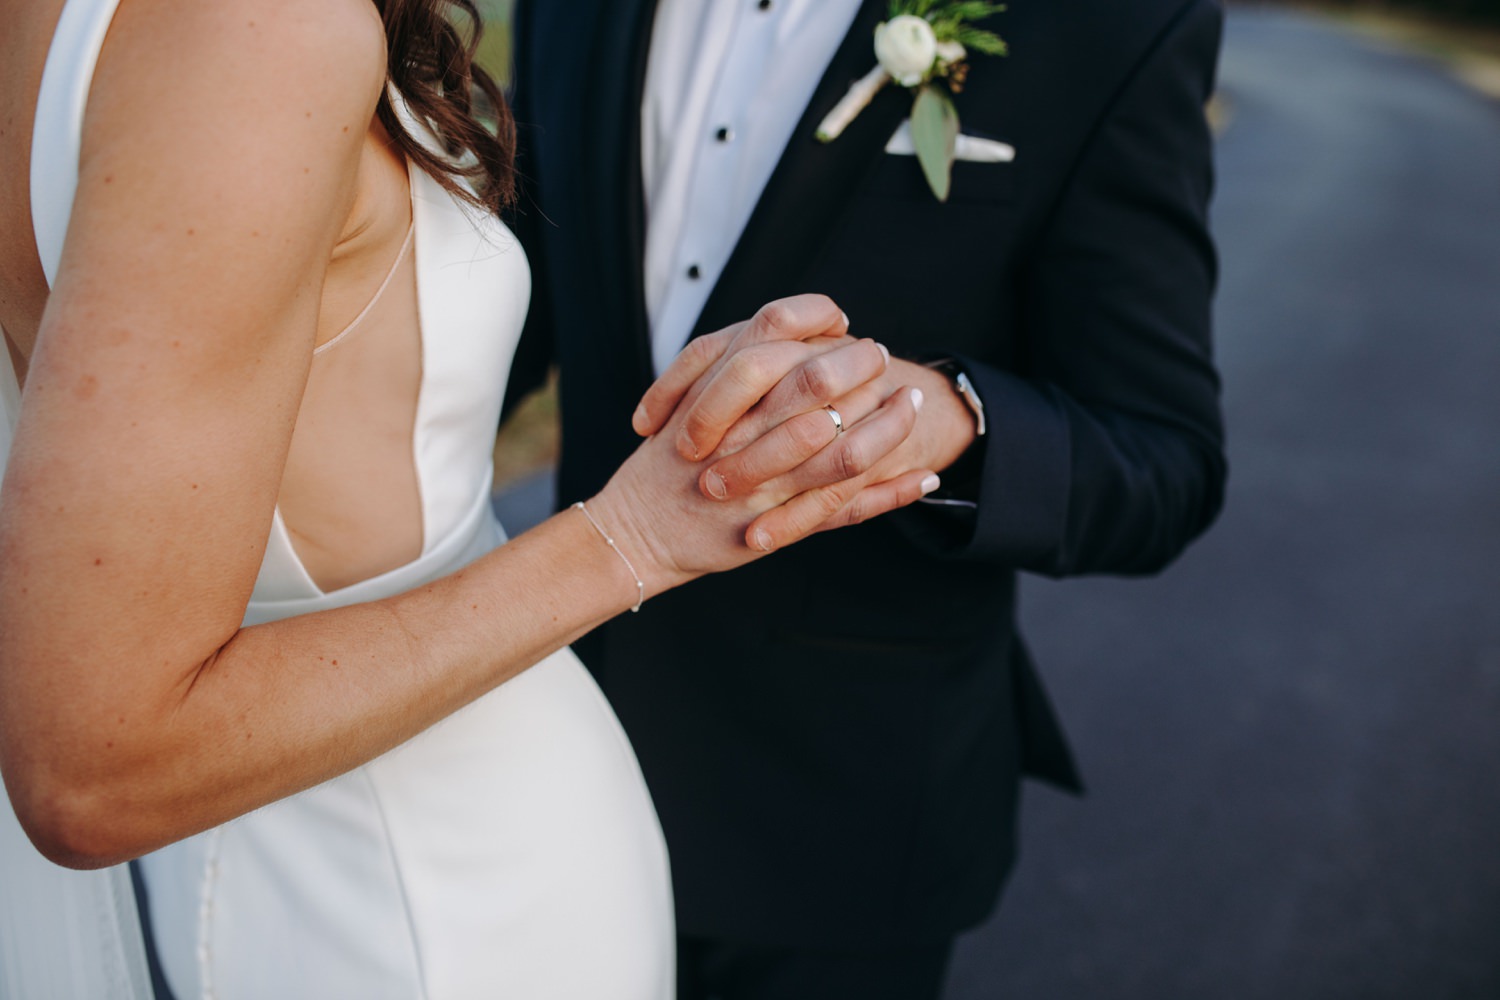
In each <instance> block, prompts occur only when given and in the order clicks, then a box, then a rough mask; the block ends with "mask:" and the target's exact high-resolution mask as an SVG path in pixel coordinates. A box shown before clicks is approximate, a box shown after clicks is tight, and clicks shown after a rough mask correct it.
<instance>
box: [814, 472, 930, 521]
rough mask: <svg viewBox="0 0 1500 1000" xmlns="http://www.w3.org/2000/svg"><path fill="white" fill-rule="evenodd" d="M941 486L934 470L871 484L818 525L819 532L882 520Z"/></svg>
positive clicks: (912, 473) (904, 474)
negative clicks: (875, 519)
mask: <svg viewBox="0 0 1500 1000" xmlns="http://www.w3.org/2000/svg"><path fill="white" fill-rule="evenodd" d="M941 485H942V480H940V479H939V478H938V475H937V473H935V472H933V471H932V470H931V469H918V470H915V471H913V472H907V473H903V474H902V475H899V476H897V477H896V478H895V479H887V480H886V481H884V482H881V483H872V484H871V485H869V486H866V487H865V488H864V489H862V490H860V491H859V492H858V493H856V494H855V495H854V499H853V500H850V501H849V502H848V503H847V504H845V505H844V509H843V510H841V511H839V512H838V513H837V514H835V515H834V516H833V517H831V518H829V519H828V520H827V521H824V522H823V523H822V524H821V525H819V526H818V529H817V530H818V531H832V530H833V529H834V528H844V527H847V526H849V525H851V524H860V523H862V522H864V521H868V520H869V519H870V518H872V517H879V516H880V515H881V514H887V513H889V512H891V511H893V510H897V509H899V508H901V507H905V506H906V505H907V504H912V503H916V502H917V501H918V500H920V499H922V498H923V497H925V496H926V495H927V494H929V493H931V492H933V491H934V490H936V489H937V488H938V487H939V486H941Z"/></svg>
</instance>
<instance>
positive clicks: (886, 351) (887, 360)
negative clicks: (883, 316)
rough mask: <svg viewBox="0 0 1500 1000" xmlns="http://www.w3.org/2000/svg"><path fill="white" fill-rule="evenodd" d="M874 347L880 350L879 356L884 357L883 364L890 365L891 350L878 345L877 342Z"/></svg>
mask: <svg viewBox="0 0 1500 1000" xmlns="http://www.w3.org/2000/svg"><path fill="white" fill-rule="evenodd" d="M875 346H876V347H878V348H880V353H881V354H884V355H885V363H886V364H890V363H891V349H890V348H889V347H886V346H885V345H884V344H882V343H879V342H877V343H876V344H875Z"/></svg>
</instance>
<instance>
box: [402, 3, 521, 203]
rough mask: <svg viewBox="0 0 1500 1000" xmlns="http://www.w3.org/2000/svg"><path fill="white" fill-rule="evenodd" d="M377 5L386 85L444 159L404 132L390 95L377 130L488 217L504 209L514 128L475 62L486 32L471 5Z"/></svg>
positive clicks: (510, 195)
mask: <svg viewBox="0 0 1500 1000" xmlns="http://www.w3.org/2000/svg"><path fill="white" fill-rule="evenodd" d="M375 6H376V8H377V9H378V10H379V11H380V16H381V19H382V20H383V21H384V22H385V37H386V51H387V56H386V59H387V68H386V73H387V75H388V77H389V79H390V82H391V83H392V84H394V85H395V87H396V89H397V90H399V91H400V92H401V94H402V96H403V97H405V98H406V103H407V105H408V106H409V107H410V108H411V110H412V112H413V113H414V114H415V115H416V117H417V118H418V119H420V120H422V121H425V122H427V123H428V124H429V125H430V126H431V128H432V130H433V132H434V133H435V134H436V135H437V137H438V139H439V140H440V141H441V142H442V144H443V147H444V151H445V153H446V155H438V154H435V153H434V152H433V151H432V150H430V149H429V148H427V147H426V146H424V145H423V144H422V142H421V141H420V140H419V139H418V138H417V137H416V136H414V135H412V134H411V133H410V132H409V131H407V129H406V127H405V126H404V125H402V124H401V120H400V118H399V117H397V115H396V111H395V108H393V107H392V106H391V100H390V96H389V94H386V95H384V96H382V97H381V99H380V107H379V111H378V114H379V116H380V122H381V124H383V125H384V126H385V128H386V131H387V132H389V133H390V134H391V138H392V139H393V140H394V141H395V142H396V145H397V146H399V147H400V148H401V151H402V152H404V153H405V154H406V155H407V156H408V157H410V158H411V159H412V161H413V162H415V163H416V164H417V166H419V167H421V168H422V169H423V170H425V171H427V173H428V174H430V175H432V177H434V178H435V179H436V180H437V181H438V183H440V184H442V185H443V187H445V188H447V189H448V190H449V191H450V192H452V193H453V194H455V195H457V196H458V197H460V198H462V199H464V200H465V201H468V202H470V203H471V204H474V205H476V206H479V207H482V208H487V209H489V210H491V211H494V212H499V211H500V210H501V209H503V208H505V207H507V206H509V205H510V204H511V202H512V201H513V200H514V199H515V193H516V177H515V154H516V124H515V120H514V119H513V118H512V117H511V114H510V108H509V106H508V105H507V104H506V102H505V97H504V96H503V95H502V94H501V93H500V88H499V87H498V86H497V85H496V84H495V81H494V80H493V79H492V78H491V77H490V75H489V74H488V73H486V72H485V71H484V69H483V68H481V67H480V66H479V65H478V64H477V63H475V61H474V53H475V52H476V51H477V50H478V48H479V36H480V34H481V32H482V31H483V29H484V24H483V19H482V18H481V17H480V15H479V11H478V9H476V8H475V6H474V0H375ZM465 182H467V183H465Z"/></svg>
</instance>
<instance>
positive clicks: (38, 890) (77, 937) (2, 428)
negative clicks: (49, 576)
mask: <svg viewBox="0 0 1500 1000" xmlns="http://www.w3.org/2000/svg"><path fill="white" fill-rule="evenodd" d="M117 6H119V0H67V2H66V3H65V4H64V5H63V10H62V16H61V18H60V20H59V21H58V26H57V32H56V34H55V35H54V36H53V39H52V47H51V49H50V50H49V52H48V54H47V65H46V69H45V70H44V71H43V75H42V87H41V91H40V94H39V96H38V98H37V111H36V128H35V130H34V132H33V135H32V149H31V216H32V228H33V230H34V231H35V233H36V242H37V250H38V252H39V253H40V255H41V259H42V268H43V270H44V271H45V273H46V275H47V282H48V284H49V285H50V284H51V283H52V282H53V281H54V280H55V279H56V277H57V269H58V264H59V263H60V261H61V259H62V244H63V237H64V235H65V234H66V233H67V229H68V220H69V217H70V216H71V215H72V211H73V195H74V192H75V191H76V190H77V187H78V155H79V150H80V147H81V143H82V132H83V113H84V107H85V105H86V104H87V102H88V95H89V86H90V84H91V83H92V82H93V78H94V66H95V64H96V63H97V62H98V59H99V51H100V49H101V48H103V46H104V36H105V35H106V34H107V33H108V32H109V25H110V22H111V20H112V19H113V18H114V13H115V8H116V7H117ZM0 401H3V404H4V410H5V413H4V417H5V420H4V423H3V424H0V468H3V463H4V461H5V459H6V457H8V455H9V451H10V443H11V435H12V431H13V429H14V427H15V421H16V418H17V415H18V411H19V409H20V391H19V386H18V383H17V381H16V375H15V372H14V371H13V366H12V365H11V361H10V356H9V353H8V352H7V351H6V350H5V349H4V345H0ZM0 886H4V890H3V891H0V1000H11V998H14V1000H24V998H31V997H112V998H113V997H120V998H123V1000H150V998H151V997H152V996H153V992H152V989H151V977H150V973H149V971H148V969H147V964H146V951H145V945H144V943H143V939H142V935H141V926H140V918H139V916H138V915H137V912H136V903H135V892H134V890H133V888H132V886H131V882H130V872H129V869H128V868H127V867H126V866H124V865H119V866H116V867H114V868H106V869H103V870H100V871H87V872H78V871H70V870H68V869H66V868H60V867H58V866H57V865H54V864H52V863H51V862H49V861H47V860H46V859H45V858H43V857H42V856H41V855H40V854H38V853H37V851H36V849H35V848H34V847H32V845H31V841H30V840H28V839H27V837H26V834H25V832H24V831H23V830H22V829H21V825H20V823H19V822H18V821H17V819H16V816H15V813H14V811H13V810H12V809H11V806H10V799H9V798H8V797H6V796H3V795H0Z"/></svg>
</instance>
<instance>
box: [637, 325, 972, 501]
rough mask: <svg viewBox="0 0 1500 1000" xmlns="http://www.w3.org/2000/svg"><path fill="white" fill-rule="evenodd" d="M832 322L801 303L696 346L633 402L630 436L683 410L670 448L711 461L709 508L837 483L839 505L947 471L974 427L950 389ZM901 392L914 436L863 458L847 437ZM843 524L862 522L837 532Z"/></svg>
mask: <svg viewBox="0 0 1500 1000" xmlns="http://www.w3.org/2000/svg"><path fill="white" fill-rule="evenodd" d="M836 310H837V307H836V306H834V305H833V303H832V302H831V301H830V300H828V299H826V298H824V297H822V296H800V297H798V298H795V299H786V300H782V301H781V302H778V303H773V304H772V305H770V306H767V307H766V308H765V309H762V310H761V312H760V313H758V314H757V316H756V318H755V319H754V320H751V321H750V322H749V323H743V324H739V325H737V326H735V327H731V328H729V329H727V330H724V331H721V332H719V333H716V334H711V335H709V336H707V337H700V338H698V339H697V340H694V341H693V342H691V343H690V344H689V345H688V347H687V348H686V349H685V350H684V351H683V353H682V354H681V355H679V357H678V358H677V360H676V361H674V362H673V364H672V366H671V367H670V368H669V369H668V370H667V371H666V372H665V373H664V374H663V375H662V378H661V379H660V380H658V382H657V383H656V385H654V386H653V387H652V388H651V390H650V392H648V393H647V395H646V397H645V399H643V400H642V402H641V406H640V408H639V409H638V410H637V412H636V417H635V427H636V430H637V431H638V432H640V433H642V434H651V433H655V432H656V431H657V430H659V429H660V427H661V426H662V425H663V424H665V423H666V420H667V418H668V417H670V416H671V414H672V413H673V412H674V410H676V409H677V408H678V407H679V406H680V407H682V408H684V409H685V410H686V414H685V418H684V419H683V420H682V421H681V424H680V431H679V433H678V439H677V441H676V444H677V447H678V450H679V452H680V453H681V454H682V455H683V456H684V457H687V458H691V459H695V460H696V459H698V458H700V457H703V456H707V457H709V458H711V459H712V461H711V464H710V465H708V466H707V467H706V468H705V469H704V470H703V472H702V474H701V476H700V479H699V483H700V487H701V488H702V490H703V492H704V493H705V494H706V495H707V496H709V497H712V498H714V499H727V498H729V497H738V496H744V495H747V494H749V493H751V492H753V491H755V490H757V489H759V488H761V487H763V486H764V485H765V484H767V483H769V482H771V481H773V480H776V479H778V478H780V477H784V476H795V477H796V478H799V479H801V480H803V481H805V482H807V483H808V484H809V486H808V488H809V489H813V488H814V485H813V484H816V483H818V482H827V481H829V480H830V479H836V480H846V481H847V482H846V483H845V486H844V488H843V489H841V490H840V491H839V494H838V495H839V496H843V497H846V498H847V497H856V496H857V495H858V489H857V487H861V486H864V485H867V484H873V483H880V482H884V481H888V480H891V479H895V478H898V477H900V476H902V475H904V474H906V473H910V472H913V471H916V470H934V469H935V470H938V471H942V470H943V469H946V468H947V467H948V466H950V465H951V464H952V463H953V462H954V461H955V460H957V458H958V457H959V456H960V455H962V454H963V453H964V451H965V450H966V449H967V448H969V446H970V445H971V444H972V443H973V441H974V437H975V426H974V418H973V415H972V413H971V412H970V411H969V409H968V408H967V406H966V405H965V404H964V403H963V401H962V400H961V399H960V398H959V397H958V394H957V393H956V392H954V390H953V387H952V384H951V383H950V382H949V380H948V378H947V377H946V376H945V375H942V374H940V373H938V372H935V371H932V370H931V369H929V368H926V367H924V366H922V365H918V364H915V363H912V362H909V361H903V360H899V359H891V358H890V357H889V354H888V353H887V352H886V351H885V349H884V348H883V347H881V346H880V345H876V344H874V343H873V342H871V341H855V340H852V339H850V338H849V337H848V336H847V335H846V334H847V330H848V319H847V317H845V316H844V315H843V314H842V313H838V312H837V311H836ZM903 387H916V388H918V389H919V390H920V391H921V396H920V397H919V398H920V399H921V401H922V402H924V403H925V404H926V405H925V406H923V407H922V410H921V413H920V414H919V417H918V421H917V425H916V427H915V429H914V430H913V432H912V433H911V434H910V435H909V436H908V437H907V438H906V440H905V441H903V442H902V443H901V444H900V445H899V446H898V447H896V448H895V449H893V450H891V451H888V452H885V453H883V454H878V455H877V454H872V452H871V450H870V449H869V448H868V447H866V446H865V445H866V443H867V441H866V440H865V439H864V438H863V437H862V436H860V435H853V434H851V433H849V432H851V431H853V430H855V429H856V428H858V427H859V426H860V424H861V422H862V421H864V420H865V419H867V418H868V417H869V416H870V415H871V414H873V413H875V412H876V411H877V410H878V409H879V407H880V406H881V404H882V403H883V402H884V401H885V400H887V399H888V398H889V397H890V396H891V394H892V393H894V392H896V391H899V390H900V389H901V388H903ZM830 407H831V408H832V409H833V410H834V411H836V413H837V416H838V419H837V420H835V419H834V415H833V414H831V413H830V412H829V408H830ZM841 426H842V431H843V433H841ZM835 499H836V498H835ZM850 519H854V520H858V519H860V518H859V517H858V516H857V515H856V516H854V517H852V518H840V519H839V521H840V523H844V522H846V521H847V520H850Z"/></svg>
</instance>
